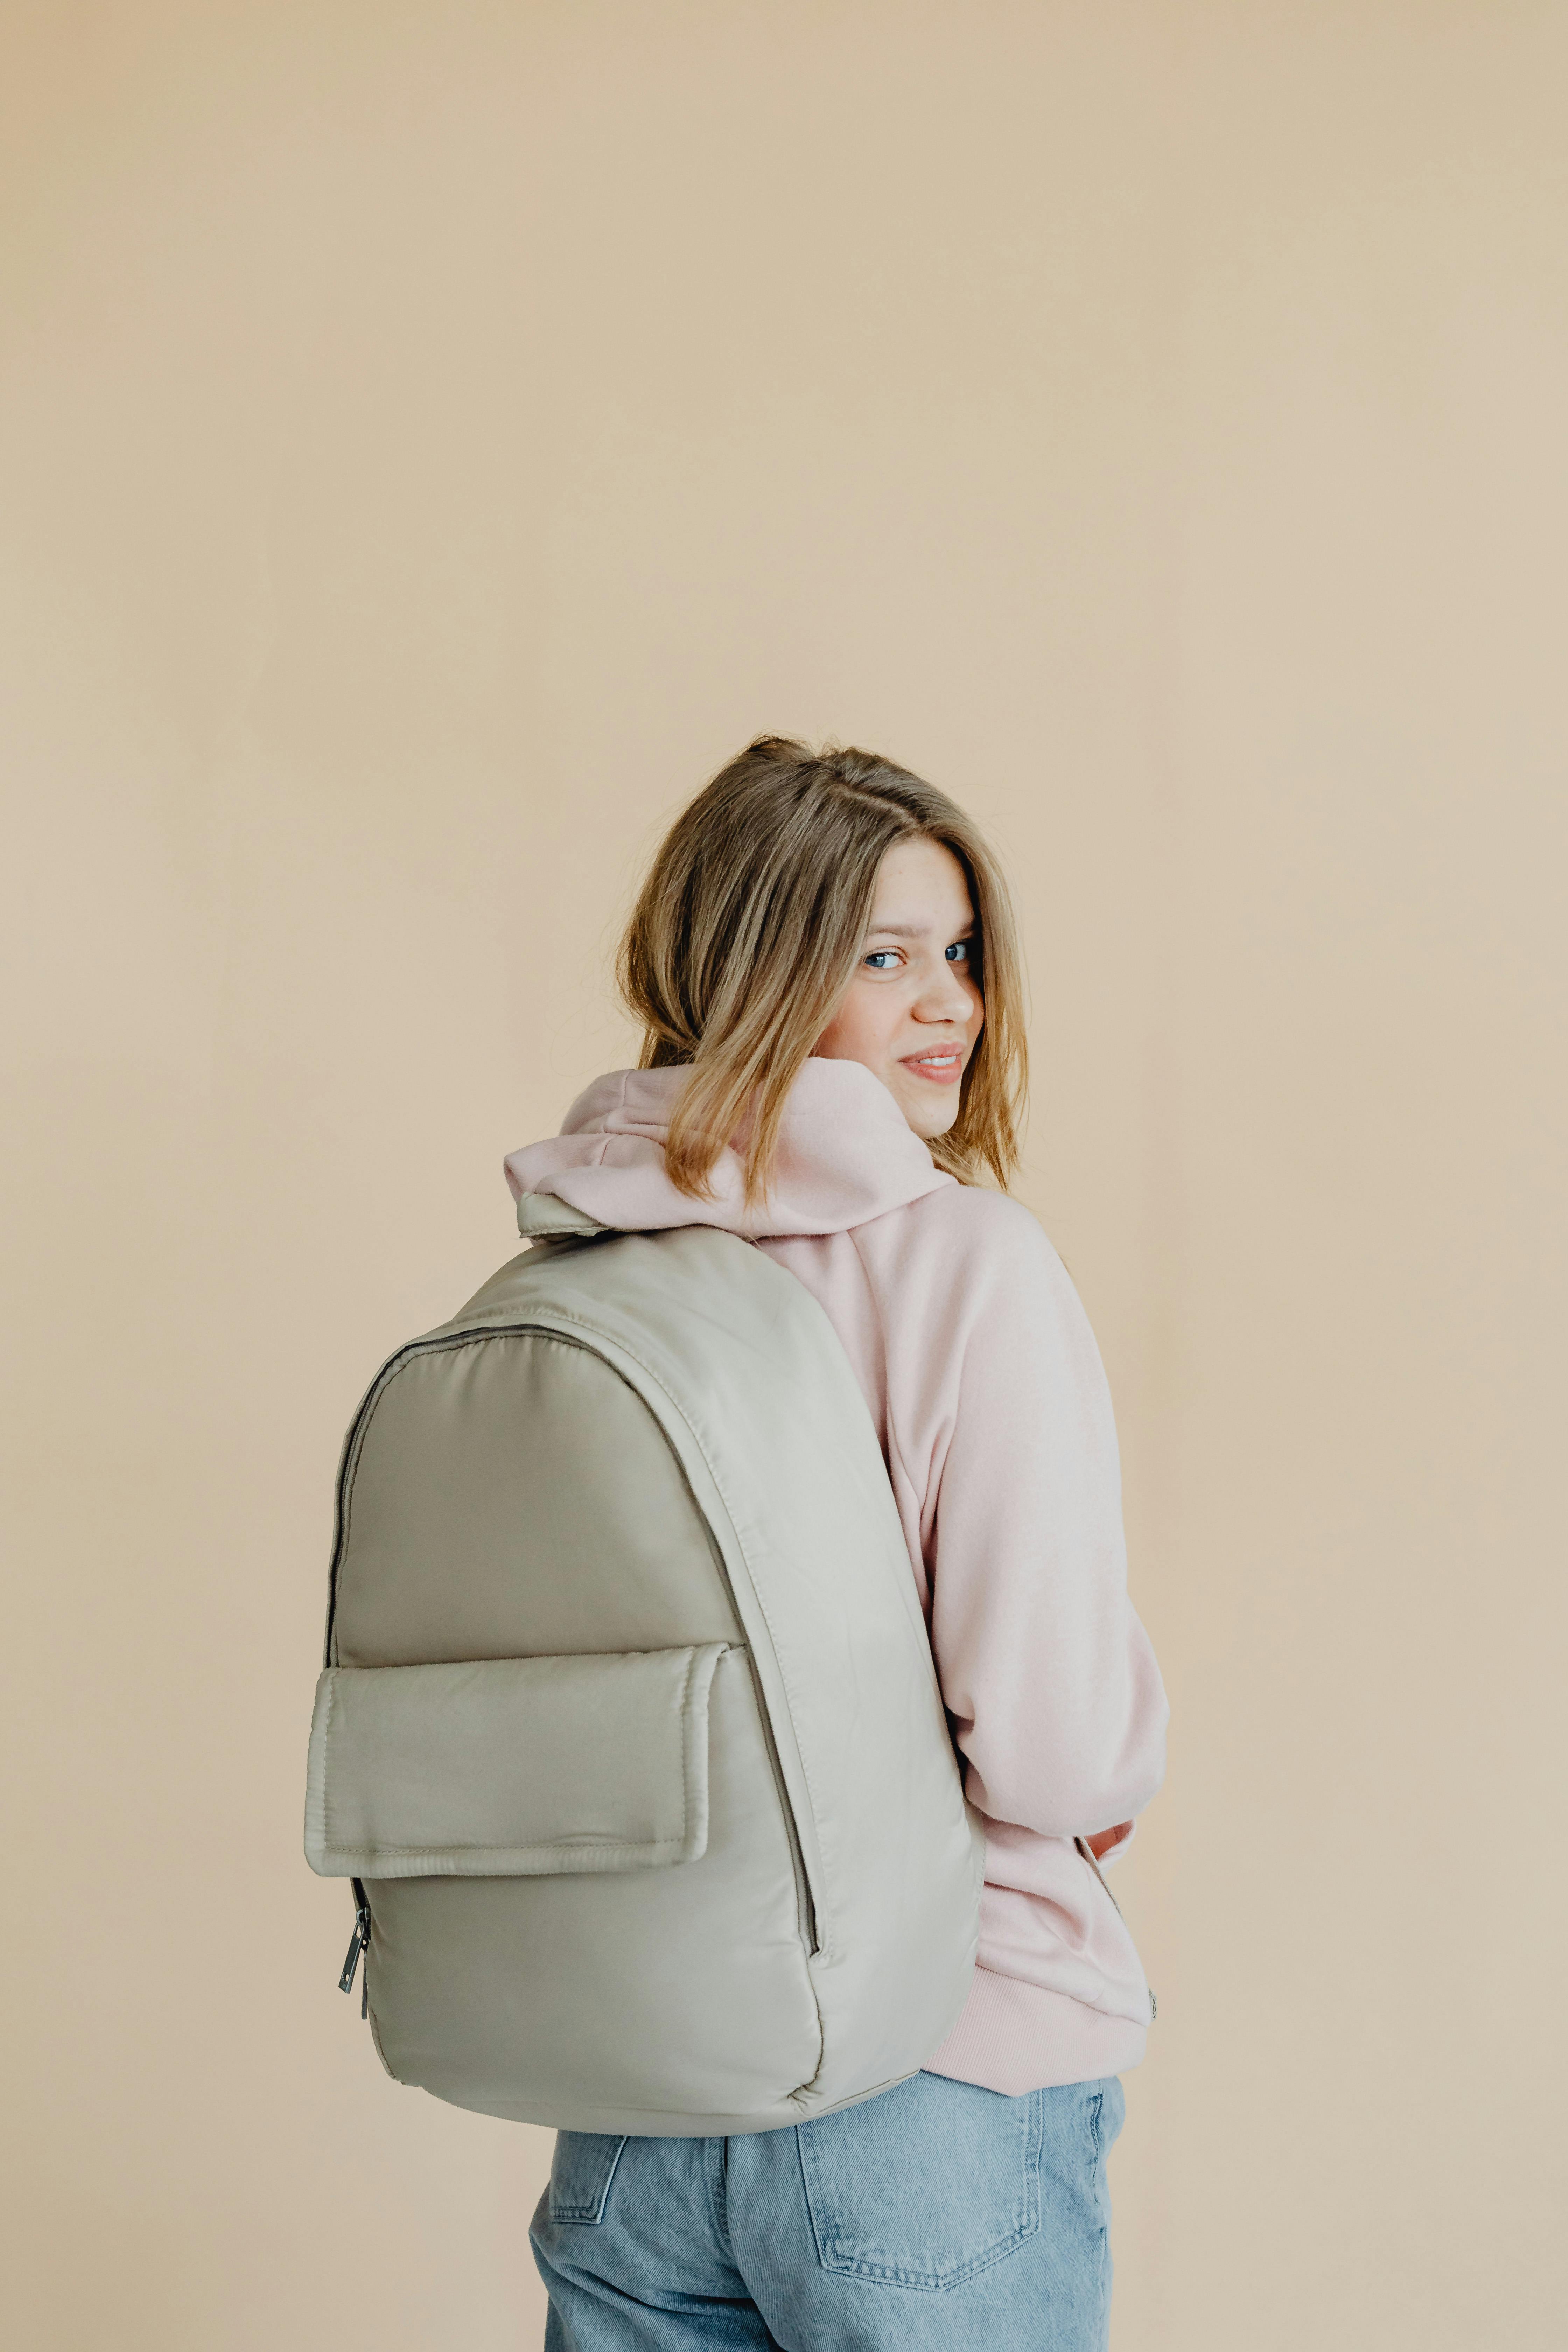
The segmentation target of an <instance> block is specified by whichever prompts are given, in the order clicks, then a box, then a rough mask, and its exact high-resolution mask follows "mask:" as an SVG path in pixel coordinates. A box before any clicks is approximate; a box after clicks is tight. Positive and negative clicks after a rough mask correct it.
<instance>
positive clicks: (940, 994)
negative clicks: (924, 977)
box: [913, 956, 974, 1025]
mask: <svg viewBox="0 0 1568 2352" xmlns="http://www.w3.org/2000/svg"><path fill="white" fill-rule="evenodd" d="M973 1010H974V999H973V995H972V994H971V992H970V989H969V987H968V984H967V983H966V982H965V980H964V978H963V972H962V970H961V967H960V966H959V965H957V964H952V963H949V962H948V961H947V959H946V957H945V956H944V957H943V958H942V961H941V962H940V963H939V964H938V965H936V967H935V968H934V970H933V971H932V972H931V978H930V979H929V981H928V982H926V985H925V986H924V987H923V988H922V989H921V992H920V995H919V997H918V998H917V999H916V1002H915V1004H914V1007H913V1011H914V1016H915V1019H916V1020H917V1021H955V1022H957V1023H959V1024H961V1025H963V1024H966V1023H967V1022H968V1021H969V1019H970V1017H971V1015H972V1013H973Z"/></svg>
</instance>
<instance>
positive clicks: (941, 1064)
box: [902, 1045, 963, 1087]
mask: <svg viewBox="0 0 1568 2352" xmlns="http://www.w3.org/2000/svg"><path fill="white" fill-rule="evenodd" d="M902 1064H903V1067H904V1068H905V1069H906V1070H909V1071H911V1072H912V1073H913V1075H914V1076H916V1077H917V1078H927V1079H929V1080H930V1081H931V1083H932V1084H933V1085H935V1086H939V1087H951V1086H952V1084H953V1083H954V1081H955V1080H956V1079H958V1078H960V1077H962V1076H963V1046H962V1045H932V1046H931V1047H929V1048H928V1050H927V1051H926V1052H925V1053H923V1054H906V1055H903V1056H902Z"/></svg>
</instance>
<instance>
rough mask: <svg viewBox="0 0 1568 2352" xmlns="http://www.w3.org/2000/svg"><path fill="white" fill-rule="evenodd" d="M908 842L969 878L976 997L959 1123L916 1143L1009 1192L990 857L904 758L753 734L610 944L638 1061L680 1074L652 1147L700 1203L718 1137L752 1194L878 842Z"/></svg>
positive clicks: (1015, 1081) (1017, 1043) (1006, 1074)
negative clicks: (735, 1151)
mask: <svg viewBox="0 0 1568 2352" xmlns="http://www.w3.org/2000/svg"><path fill="white" fill-rule="evenodd" d="M921 838H924V839H927V840H931V841H939V842H941V843H942V845H943V846H944V847H945V848H948V849H950V850H952V854H953V856H955V857H956V858H957V859H958V861H959V864H960V865H961V866H963V871H964V875H965V877H966V878H967V880H968V883H969V888H970V895H971V898H972V901H973V907H974V913H975V920H976V940H977V945H978V948H979V962H980V982H981V987H982V991H983V995H984V1008H985V1020H984V1027H983V1028H982V1030H981V1032H980V1038H979V1042H978V1044H977V1045H976V1047H975V1050H974V1053H973V1055H972V1056H971V1059H970V1061H969V1064H968V1066H967V1067H966V1069H965V1071H964V1073H963V1081H962V1089H961V1092H960V1096H959V1108H958V1117H957V1118H956V1119H955V1120H954V1121H953V1124H952V1127H951V1128H950V1129H948V1132H947V1133H946V1134H945V1135H939V1136H935V1137H933V1138H931V1142H930V1149H931V1157H932V1159H933V1160H935V1161H936V1163H937V1165H938V1167H940V1168H945V1169H947V1170H949V1171H951V1173H952V1175H954V1176H956V1177H958V1178H959V1179H960V1180H961V1181H964V1182H973V1181H975V1179H976V1178H977V1177H978V1176H979V1175H980V1174H981V1172H982V1171H989V1173H990V1174H991V1176H992V1177H994V1180H995V1181H996V1182H997V1183H998V1184H1000V1185H1004V1186H1005V1184H1006V1181H1007V1179H1008V1177H1009V1176H1010V1175H1011V1173H1012V1171H1013V1170H1014V1168H1015V1166H1016V1163H1017V1158H1018V1143H1019V1127H1020V1123H1021V1119H1022V1115H1023V1108H1024V1102H1025V1097H1026V1084H1027V1065H1026V1045H1025V1039H1024V1020H1023V1009H1024V1008H1023V981H1022V973H1021V969H1020V964H1019V957H1018V947H1017V939H1016V931H1015V929H1014V924H1013V914H1012V908H1011V906H1010V905H1009V902H1008V898H1007V889H1006V885H1005V882H1004V881H1003V878H1002V874H1001V869H1000V868H999V866H997V864H996V861H995V859H994V856H992V853H991V851H990V850H989V848H988V847H987V846H986V844H985V842H984V838H983V837H982V835H981V834H980V832H979V830H978V828H977V827H976V826H975V824H973V821H972V820H971V819H970V818H969V817H967V816H966V815H965V814H964V813H963V810H962V809H961V808H959V807H957V806H956V805H955V803H953V802H952V801H950V800H949V799H948V797H947V794H946V793H941V792H938V790H937V789H936V786H935V785H934V784H928V783H926V782H924V781H923V780H922V779H921V777H919V776H913V775H910V772H909V770H908V769H907V768H900V767H896V766H895V765H894V764H893V762H892V761H890V760H884V759H879V757H878V756H877V754H876V753H875V752H872V751H854V750H847V751H840V750H837V749H836V748H835V747H834V746H833V745H831V744H827V745H825V746H824V747H823V749H822V750H821V751H812V750H811V749H810V747H809V746H808V745H806V744H805V743H797V742H795V741H793V740H790V739H789V738H788V737H787V736H781V735H759V736H758V737H757V739H756V740H755V742H753V743H751V744H749V745H748V746H747V748H746V750H745V751H742V753H741V755H740V757H739V758H738V759H735V760H731V761H730V763H729V765H728V767H725V768H721V770H720V772H719V773H718V774H717V775H716V776H715V777H714V778H713V781H712V782H711V783H710V784H708V785H706V786H705V787H704V789H703V790H702V791H701V792H700V793H698V795H697V797H696V799H695V800H693V801H692V802H690V803H689V805H688V806H687V807H686V808H685V809H683V810H682V811H681V814H679V817H677V819H676V821H675V823H674V824H673V825H672V826H671V827H670V829H669V832H668V834H667V835H666V836H665V839H664V842H663V844H662V845H661V846H660V848H659V851H658V856H656V857H655V859H654V862H653V866H652V867H651V869H650V871H649V873H648V876H647V880H646V882H645V883H644V884H643V887H642V890H641V893H640V895H639V897H638V898H637V905H636V907H635V908H634V909H633V912H632V917H631V920H630V922H629V923H628V925H627V927H626V936H625V938H624V939H623V940H622V942H621V950H620V957H619V964H618V976H619V980H620V985H621V992H622V994H623V995H624V997H625V999H626V1003H627V1005H628V1006H629V1007H630V1009H631V1011H632V1013H634V1014H635V1016H636V1017H637V1020H639V1021H640V1022H641V1023H642V1024H643V1032H644V1035H643V1048H642V1060H641V1066H642V1068H644V1069H645V1070H650V1069H663V1068H668V1067H669V1066H673V1065H681V1064H684V1065H686V1066H689V1069H690V1072H691V1076H690V1077H689V1080H688V1082H687V1084H686V1085H685V1087H683V1088H682V1089H681V1093H680V1097H679V1103H678V1105H677V1107H676V1109H675V1113H674V1116H673V1118H672V1119H671V1122H670V1128H669V1134H668V1142H667V1144H666V1160H667V1164H668V1170H669V1174H670V1176H671V1178H672V1180H673V1181H674V1182H675V1184H676V1185H677V1186H678V1187H679V1190H680V1191H681V1192H686V1193H689V1194H690V1195H692V1196H693V1197H696V1198H703V1197H705V1196H707V1195H708V1193H709V1192H710V1181H709V1180H710V1174H711V1171H712V1169H713V1164H714V1162H715V1160H717V1159H718V1157H719V1154H720V1153H721V1151H722V1150H723V1149H724V1147H725V1145H726V1144H727V1143H729V1142H731V1141H735V1142H737V1143H738V1144H739V1146H740V1148H741V1149H742V1152H743V1156H744V1164H745V1178H746V1198H747V1201H748V1202H756V1201H759V1200H761V1199H762V1198H763V1196H764V1195H765V1193H766V1192H767V1188H768V1180H769V1175H770V1172H771V1171H772V1167H773V1159H774V1154H775V1152H776V1150H777V1145H778V1135H779V1126H780V1122H781V1119H782V1118H783V1115H784V1098H785V1097H786V1096H787V1095H788V1093H789V1090H790V1087H792V1086H793V1085H794V1083H795V1078H796V1076H798V1074H799V1071H800V1068H801V1066H802V1064H803V1063H804V1062H805V1060H806V1058H807V1056H808V1055H809V1054H810V1053H811V1051H812V1048H813V1046H814V1045H816V1042H817V1040H818V1038H819V1037H820V1036H821V1035H822V1033H823V1031H824V1030H825V1029H826V1027H827V1025H828V1023H829V1022H830V1021H831V1020H832V1018H833V1015H834V1013H836V1012H837V1008H838V1005H839V1003H840V1001H841V1000H842V998H843V995H844V992H845V990H846V989H847V987H848V985H849V982H850V980H851V979H852V978H853V976H854V972H855V968H856V965H857V963H858V961H859V957H860V954H861V951H862V943H863V941H864V940H865V937H866V932H867V926H868V922H869V919H870V914H871V901H872V894H873V891H874V889H875V887H876V880H877V868H878V866H879V865H880V863H881V860H882V857H883V856H884V854H885V853H886V852H887V851H888V850H889V848H890V847H891V846H892V845H893V844H894V843H895V842H898V841H912V840H918V839H921Z"/></svg>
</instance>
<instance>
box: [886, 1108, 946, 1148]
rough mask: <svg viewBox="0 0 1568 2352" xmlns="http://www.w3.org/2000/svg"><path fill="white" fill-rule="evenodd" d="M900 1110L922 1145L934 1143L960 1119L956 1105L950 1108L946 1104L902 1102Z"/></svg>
mask: <svg viewBox="0 0 1568 2352" xmlns="http://www.w3.org/2000/svg"><path fill="white" fill-rule="evenodd" d="M895 1099H896V1097H895ZM899 1108H900V1110H901V1111H902V1112H903V1114H904V1124H905V1126H906V1127H908V1128H909V1129H910V1131H911V1132H912V1133H913V1134H915V1135H918V1136H919V1137H920V1139H921V1142H922V1143H934V1142H935V1141H936V1139H937V1137H938V1136H939V1135H945V1134H946V1133H947V1131H948V1129H949V1128H950V1127H952V1125H953V1123H954V1121H955V1120H956V1119H957V1118H958V1105H957V1104H956V1103H953V1104H952V1107H951V1108H950V1107H949V1106H948V1105H947V1104H945V1103H942V1104H937V1103H907V1102H900V1103H899Z"/></svg>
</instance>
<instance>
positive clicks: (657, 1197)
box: [506, 1056, 954, 1241]
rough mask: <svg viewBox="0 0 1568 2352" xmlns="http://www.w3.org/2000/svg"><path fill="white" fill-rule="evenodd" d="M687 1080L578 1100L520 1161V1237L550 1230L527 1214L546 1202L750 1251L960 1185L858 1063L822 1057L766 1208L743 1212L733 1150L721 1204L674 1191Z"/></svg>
mask: <svg viewBox="0 0 1568 2352" xmlns="http://www.w3.org/2000/svg"><path fill="white" fill-rule="evenodd" d="M685 1082H686V1072H685V1070H684V1069H679V1068H678V1069H666V1070H612V1071H611V1072H610V1074H609V1075H608V1076H606V1077H603V1078H595V1081H594V1083H593V1085H592V1086H591V1087H587V1088H586V1089H585V1091H584V1093H582V1094H580V1095H579V1096H578V1097H577V1099H576V1101H575V1102H574V1104H573V1106H572V1108H571V1109H570V1110H569V1111H568V1112H567V1114H566V1118H565V1120H564V1122H563V1126H562V1129H561V1132H560V1134H559V1135H558V1136H554V1137H552V1138H551V1139H550V1140H549V1141H548V1142H545V1143H531V1144H529V1145H527V1146H526V1147H525V1149H524V1150H521V1151H513V1152H511V1153H510V1155H509V1157H508V1159H507V1162H506V1178H507V1182H508V1183H509V1184H510V1187H511V1190H512V1196H513V1198H514V1199H515V1200H516V1202H517V1204H518V1223H519V1224H520V1226H521V1227H522V1229H523V1231H524V1232H528V1231H531V1230H537V1229H538V1228H539V1226H540V1225H541V1224H542V1223H544V1222H545V1221H544V1220H543V1219H542V1218H541V1217H539V1216H538V1215H537V1214H536V1213H531V1211H530V1208H529V1203H530V1202H532V1201H538V1200H541V1199H550V1200H555V1201H560V1202H565V1203H566V1205H567V1207H568V1209H571V1210H575V1211H577V1212H578V1213H580V1214H581V1215H583V1216H584V1217H585V1218H591V1219H592V1220H593V1221H594V1222H595V1223H597V1224H600V1225H608V1226H611V1227H613V1228H614V1229H615V1230H616V1231H617V1232H622V1233H654V1232H658V1231H660V1230H662V1229H663V1228H665V1227H667V1226H669V1225H719V1226H721V1227H722V1228H723V1229H724V1231H725V1232H727V1233H732V1234H743V1235H744V1236H745V1238H746V1239H747V1240H749V1241H760V1240H762V1239H763V1238H764V1237H765V1236H769V1235H777V1234H841V1233H847V1232H848V1230H849V1229H850V1227H851V1226H853V1225H863V1224H866V1223H869V1221H870V1219H871V1218H873V1217H881V1216H885V1215H886V1214H887V1213H888V1211H889V1209H901V1208H903V1207H904V1206H905V1204H906V1203H907V1202H910V1201H918V1200H920V1199H921V1197H922V1196H923V1195H924V1194H925V1193H927V1192H937V1191H939V1190H940V1189H941V1187H942V1185H944V1184H951V1183H952V1182H953V1181H954V1179H953V1178H952V1177H951V1176H949V1175H948V1174H946V1172H945V1171H943V1170H942V1169H940V1168H938V1167H937V1166H936V1165H935V1163H934V1161H933V1160H932V1159H931V1153H930V1152H929V1151H928V1150H926V1147H925V1145H924V1144H923V1143H922V1142H921V1139H920V1137H919V1136H918V1135H916V1134H914V1133H913V1132H912V1131H911V1130H910V1128H909V1127H907V1126H906V1125H905V1123H904V1117H903V1113H902V1112H901V1111H900V1108H899V1107H898V1105H897V1103H896V1102H895V1101H894V1100H893V1097H892V1096H891V1095H890V1094H889V1092H888V1089H887V1087H885V1086H883V1084H882V1083H881V1081H880V1079H879V1078H876V1077H873V1076H872V1075H871V1073H870V1071H869V1070H868V1069H867V1068H866V1067H865V1066H864V1065H863V1064H861V1063H859V1062H825V1061H820V1060H817V1059H816V1057H815V1056H814V1057H813V1058H812V1059H811V1060H810V1061H808V1062H806V1063H805V1066H803V1068H802V1070H801V1073H800V1076H799V1077H798V1078H796V1080H795V1084H794V1086H793V1087H791V1088H790V1091H789V1095H788V1097H787V1099H786V1101H785V1104H784V1124H783V1126H782V1127H781V1129H780V1130H779V1150H778V1158H777V1160H776V1162H775V1164H774V1171H773V1188H772V1190H771V1192H769V1194H768V1197H767V1199H766V1200H765V1201H763V1202H760V1203H757V1204H755V1205H754V1206H752V1208H750V1209H748V1208H746V1207H745V1205H744V1202H743V1191H744V1184H743V1178H742V1161H741V1156H740V1154H739V1152H738V1151H736V1150H735V1149H734V1148H733V1146H732V1145H727V1146H726V1148H725V1149H724V1150H723V1151H722V1152H721V1154H720V1156H719V1160H718V1162H717V1164H716V1165H715V1167H714V1169H713V1171H712V1175H711V1178H710V1182H711V1184H712V1187H713V1196H712V1198H711V1199H710V1200H706V1201H697V1200H693V1199H692V1198H691V1196H690V1195H689V1193H686V1192H677V1190H676V1188H675V1186H674V1185H673V1184H672V1183H671V1182H670V1180H669V1177H668V1172H667V1171H666V1168H665V1160H664V1140H665V1137H666V1136H667V1134H668V1131H669V1120H670V1115H671V1113H672V1112H673V1110H674V1108H675V1105H676V1102H677V1100H678V1099H679V1094H680V1089H681V1087H682V1086H683V1085H684V1084H685ZM551 1222H555V1221H554V1220H552V1221H551Z"/></svg>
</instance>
